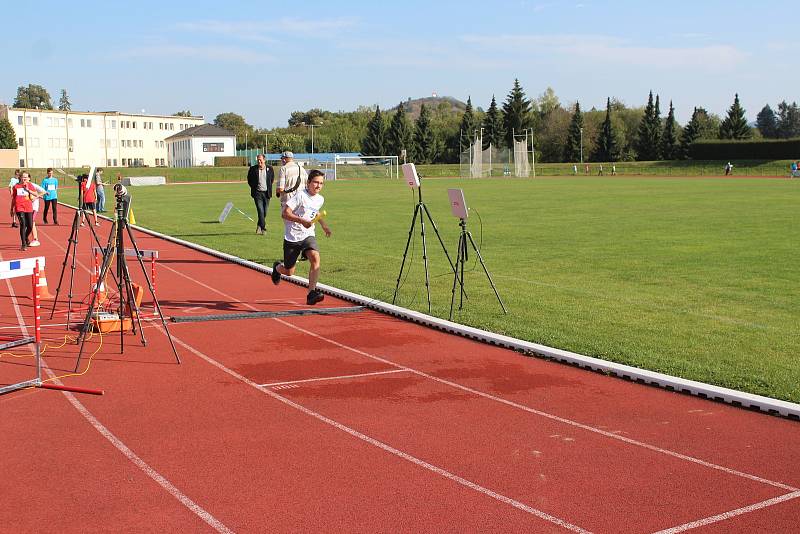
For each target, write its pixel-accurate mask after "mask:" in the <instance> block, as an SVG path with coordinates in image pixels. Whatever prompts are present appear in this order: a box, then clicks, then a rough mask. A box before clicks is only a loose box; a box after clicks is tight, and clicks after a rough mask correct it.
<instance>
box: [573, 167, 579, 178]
mask: <svg viewBox="0 0 800 534" xmlns="http://www.w3.org/2000/svg"><path fill="white" fill-rule="evenodd" d="M572 174H573V175H575V176H578V166H577V165H573V166H572Z"/></svg>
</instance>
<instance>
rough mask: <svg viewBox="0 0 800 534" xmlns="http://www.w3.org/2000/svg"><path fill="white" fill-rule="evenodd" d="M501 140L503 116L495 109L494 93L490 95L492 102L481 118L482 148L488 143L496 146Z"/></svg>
mask: <svg viewBox="0 0 800 534" xmlns="http://www.w3.org/2000/svg"><path fill="white" fill-rule="evenodd" d="M502 142H503V117H502V116H501V115H500V110H499V109H497V102H496V101H495V99H494V95H492V103H491V104H490V105H489V110H488V111H487V112H486V116H485V117H484V118H483V148H484V149H487V148H489V145H492V146H494V147H495V148H497V147H499V146H500V145H501V143H502Z"/></svg>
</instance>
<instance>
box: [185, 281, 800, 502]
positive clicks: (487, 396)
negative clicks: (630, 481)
mask: <svg viewBox="0 0 800 534" xmlns="http://www.w3.org/2000/svg"><path fill="white" fill-rule="evenodd" d="M170 270H172V269H170ZM175 272H177V271H175ZM179 274H182V273H179ZM182 276H184V275H182ZM186 278H187V279H188V280H192V281H194V282H196V283H198V284H199V285H201V286H203V287H205V288H207V289H209V290H210V291H212V292H214V293H217V294H219V295H221V296H223V297H225V298H226V299H229V300H232V301H234V302H238V301H237V300H236V299H235V298H234V297H233V296H231V295H228V294H227V293H224V292H222V291H220V290H219V289H216V288H213V287H211V286H208V285H206V284H203V283H202V282H199V281H197V280H195V279H193V278H189V277H188V276H187V277H186ZM242 304H243V305H244V306H247V307H249V308H251V309H252V310H257V308H255V307H254V306H252V305H250V304H248V303H242ZM272 320H273V321H278V322H279V323H281V324H284V325H286V326H288V327H289V328H292V329H294V330H297V331H298V332H303V333H304V334H307V335H309V336H312V337H315V338H317V339H320V340H322V341H326V342H328V343H330V344H332V345H335V346H337V347H340V348H343V349H346V350H349V351H352V352H354V353H356V354H361V355H362V356H366V357H367V358H370V359H372V360H375V361H379V362H382V363H385V364H387V365H392V366H394V367H397V368H398V369H403V370H406V371H408V372H410V373H414V374H416V375H419V376H423V377H425V378H429V379H431V380H433V381H435V382H439V383H441V384H446V385H448V386H451V387H453V388H456V389H460V390H462V391H466V392H469V393H473V394H475V395H478V396H480V397H483V398H485V399H489V400H493V401H495V402H499V403H501V404H505V405H506V406H511V407H512V408H517V409H519V410H523V411H525V412H528V413H532V414H535V415H539V416H541V417H546V418H547V419H551V420H553V421H558V422H560V423H564V424H566V425H570V426H573V427H576V428H581V429H583V430H586V431H588V432H594V433H596V434H600V435H602V436H606V437H608V438H611V439H615V440H618V441H621V442H623V443H627V444H629V445H634V446H636V447H642V448H644V449H647V450H650V451H653V452H657V453H660V454H664V455H666V456H671V457H673V458H678V459H679V460H684V461H687V462H691V463H694V464H697V465H701V466H703V467H707V468H709V469H715V470H717V471H722V472H723V473H727V474H729V475H734V476H738V477H741V478H745V479H748V480H753V481H755V482H760V483H762V484H766V485H769V486H774V487H776V488H781V489H784V490H787V491H800V488H795V487H793V486H789V485H787V484H783V483H781V482H775V481H772V480H768V479H766V478H762V477H759V476H756V475H751V474H749V473H744V472H742V471H737V470H735V469H731V468H729V467H724V466H721V465H717V464H713V463H711V462H707V461H705V460H701V459H699V458H695V457H693V456H688V455H686V454H681V453H679V452H675V451H671V450H669V449H662V448H661V447H657V446H655V445H650V444H648V443H644V442H641V441H637V440H635V439H632V438H627V437H625V436H621V435H619V434H614V433H612V432H608V431H605V430H601V429H599V428H595V427H593V426H589V425H586V424H583V423H579V422H577V421H573V420H571V419H566V418H564V417H559V416H557V415H553V414H550V413H547V412H542V411H540V410H536V409H534V408H529V407H528V406H525V405H522V404H518V403H516V402H513V401H510V400H507V399H503V398H500V397H495V396H494V395H490V394H489V393H484V392H483V391H479V390H477V389H472V388H470V387H467V386H463V385H461V384H457V383H455V382H451V381H449V380H445V379H443V378H439V377H436V376H433V375H429V374H427V373H424V372H422V371H418V370H416V369H413V368H411V367H406V366H404V365H400V364H398V363H395V362H393V361H391V360H387V359H386V358H381V357H380V356H376V355H374V354H370V353H368V352H364V351H362V350H359V349H356V348H354V347H350V346H348V345H345V344H343V343H339V342H338V341H335V340H333V339H330V338H327V337H325V336H322V335H319V334H317V333H315V332H311V331H309V330H305V329H304V328H300V327H299V326H295V325H293V324H291V323H288V322H286V321H284V320H283V319H278V318H277V317H274V318H272Z"/></svg>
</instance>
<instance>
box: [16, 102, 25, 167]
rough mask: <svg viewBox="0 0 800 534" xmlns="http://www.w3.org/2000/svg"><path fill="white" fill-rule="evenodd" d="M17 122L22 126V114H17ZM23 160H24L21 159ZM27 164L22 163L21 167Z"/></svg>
mask: <svg viewBox="0 0 800 534" xmlns="http://www.w3.org/2000/svg"><path fill="white" fill-rule="evenodd" d="M17 124H19V125H20V126H22V115H17ZM20 161H22V160H20ZM24 166H25V165H20V167H24Z"/></svg>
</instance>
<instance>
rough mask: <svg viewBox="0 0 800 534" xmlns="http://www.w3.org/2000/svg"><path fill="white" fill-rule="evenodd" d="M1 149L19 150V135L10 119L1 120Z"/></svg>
mask: <svg viewBox="0 0 800 534" xmlns="http://www.w3.org/2000/svg"><path fill="white" fill-rule="evenodd" d="M0 148H17V135H16V134H15V133H14V127H13V126H11V123H10V122H9V121H8V119H5V118H3V119H0Z"/></svg>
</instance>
